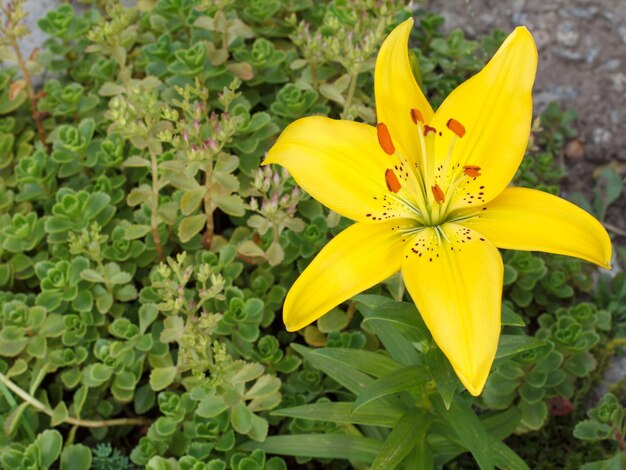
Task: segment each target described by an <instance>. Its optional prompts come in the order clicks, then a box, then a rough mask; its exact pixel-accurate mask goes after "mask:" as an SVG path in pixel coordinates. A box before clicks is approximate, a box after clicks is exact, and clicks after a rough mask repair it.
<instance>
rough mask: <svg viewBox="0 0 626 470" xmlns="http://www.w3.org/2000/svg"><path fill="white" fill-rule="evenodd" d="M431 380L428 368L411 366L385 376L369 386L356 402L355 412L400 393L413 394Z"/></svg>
mask: <svg viewBox="0 0 626 470" xmlns="http://www.w3.org/2000/svg"><path fill="white" fill-rule="evenodd" d="M429 380H430V374H429V373H428V370H427V369H426V367H417V366H409V367H405V368H403V369H399V370H395V371H393V372H391V373H390V374H387V375H384V376H382V377H380V378H379V379H377V380H375V381H374V382H372V384H370V385H369V386H367V387H366V388H365V389H363V391H361V393H360V394H359V396H358V397H357V399H356V401H355V402H354V411H357V410H358V409H359V408H361V407H362V406H363V405H366V404H368V403H370V402H372V401H374V400H377V399H378V398H381V397H386V396H388V395H391V394H394V393H399V392H411V391H412V390H413V389H415V388H417V387H420V386H422V385H424V384H425V383H426V382H428V381H429Z"/></svg>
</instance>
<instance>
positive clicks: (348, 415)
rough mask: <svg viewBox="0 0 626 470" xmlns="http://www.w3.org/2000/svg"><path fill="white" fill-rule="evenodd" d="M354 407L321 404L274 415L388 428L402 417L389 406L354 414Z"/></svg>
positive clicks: (370, 406) (367, 407)
mask: <svg viewBox="0 0 626 470" xmlns="http://www.w3.org/2000/svg"><path fill="white" fill-rule="evenodd" d="M352 405H353V404H352V402H320V403H312V404H310V405H302V406H294V407H293V408H284V409H282V410H276V411H273V412H272V415H274V416H287V417H290V418H300V419H310V420H312V421H328V422H331V423H349V424H369V425H372V426H382V427H387V428H392V427H394V426H395V425H396V423H397V422H398V420H399V419H400V417H401V416H402V413H401V411H400V410H399V409H397V408H392V407H390V406H389V405H387V404H380V403H370V404H368V405H364V406H362V407H361V408H359V410H358V411H354V412H353V411H352Z"/></svg>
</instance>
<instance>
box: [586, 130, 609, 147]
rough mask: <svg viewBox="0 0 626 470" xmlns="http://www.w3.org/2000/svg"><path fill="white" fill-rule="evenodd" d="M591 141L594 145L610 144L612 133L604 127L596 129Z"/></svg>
mask: <svg viewBox="0 0 626 470" xmlns="http://www.w3.org/2000/svg"><path fill="white" fill-rule="evenodd" d="M591 139H592V140H593V143H594V144H597V145H602V144H608V143H609V142H610V141H611V133H610V132H609V131H608V130H606V129H604V128H603V127H596V128H595V129H594V130H593V132H592V133H591Z"/></svg>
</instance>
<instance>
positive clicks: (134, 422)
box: [0, 374, 150, 428]
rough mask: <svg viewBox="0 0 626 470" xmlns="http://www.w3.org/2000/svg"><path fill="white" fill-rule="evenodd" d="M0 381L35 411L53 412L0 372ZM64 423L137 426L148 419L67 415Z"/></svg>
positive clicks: (148, 422) (90, 426)
mask: <svg viewBox="0 0 626 470" xmlns="http://www.w3.org/2000/svg"><path fill="white" fill-rule="evenodd" d="M0 382H2V383H3V384H4V385H5V386H6V387H7V388H8V389H9V390H11V391H12V392H13V393H15V394H16V395H17V396H18V397H20V398H21V399H22V400H24V401H25V402H26V403H28V404H29V405H30V406H32V407H33V408H35V409H36V410H37V411H40V412H42V413H44V414H46V415H48V416H50V417H52V415H53V414H54V412H53V411H52V410H51V409H50V408H48V407H47V406H46V405H44V404H43V403H42V402H40V401H39V400H37V399H36V398H35V397H33V396H32V395H30V394H28V393H27V392H26V391H24V390H22V389H21V388H20V387H18V386H17V385H16V384H15V383H13V382H12V381H11V380H10V379H8V378H7V377H5V375H4V374H0ZM63 422H64V423H67V424H72V425H74V426H81V427H84V428H106V427H109V426H139V425H146V424H150V421H149V420H147V419H146V418H119V419H103V420H91V419H78V418H74V417H72V416H68V417H67V418H65V419H64V420H63Z"/></svg>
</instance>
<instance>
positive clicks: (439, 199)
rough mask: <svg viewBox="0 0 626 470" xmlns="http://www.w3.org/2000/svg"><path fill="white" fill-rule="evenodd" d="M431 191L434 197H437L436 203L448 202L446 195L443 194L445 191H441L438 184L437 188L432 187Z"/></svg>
mask: <svg viewBox="0 0 626 470" xmlns="http://www.w3.org/2000/svg"><path fill="white" fill-rule="evenodd" d="M430 189H431V191H432V192H433V196H435V202H436V203H437V204H441V203H442V202H444V201H445V200H446V196H445V194H443V191H442V190H441V188H440V187H439V185H438V184H436V185H435V186H432V187H431V188H430Z"/></svg>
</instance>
